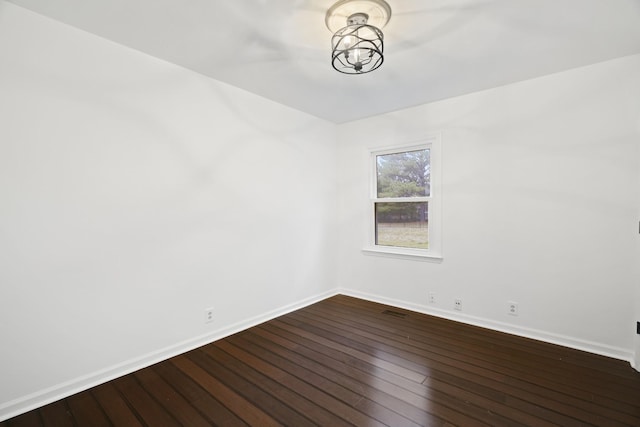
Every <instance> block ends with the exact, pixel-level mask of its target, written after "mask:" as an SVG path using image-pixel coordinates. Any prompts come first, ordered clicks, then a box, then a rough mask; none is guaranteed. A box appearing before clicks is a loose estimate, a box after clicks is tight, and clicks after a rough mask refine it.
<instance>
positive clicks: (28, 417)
mask: <svg viewBox="0 0 640 427" xmlns="http://www.w3.org/2000/svg"><path fill="white" fill-rule="evenodd" d="M7 424H8V425H9V427H40V426H42V419H41V418H40V413H39V411H38V410H35V411H29V412H26V413H24V414H22V415H18V416H17V417H14V418H11V419H10V420H9V422H8V423H7Z"/></svg>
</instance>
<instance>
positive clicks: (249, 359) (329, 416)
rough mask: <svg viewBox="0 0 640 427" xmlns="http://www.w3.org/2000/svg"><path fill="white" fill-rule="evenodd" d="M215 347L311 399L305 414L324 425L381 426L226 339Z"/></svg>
mask: <svg viewBox="0 0 640 427" xmlns="http://www.w3.org/2000/svg"><path fill="white" fill-rule="evenodd" d="M216 347H218V348H220V349H221V350H223V351H225V352H226V353H227V354H229V355H231V356H233V357H234V358H236V359H238V360H240V361H242V362H243V363H245V364H247V365H250V366H253V367H255V368H256V370H257V371H259V372H262V373H264V374H265V375H267V376H268V377H269V378H271V379H272V380H274V381H276V382H278V383H279V384H280V385H281V386H282V387H285V388H288V389H295V390H296V392H297V394H299V395H300V396H305V397H307V398H308V399H309V400H310V401H312V405H313V407H312V408H310V411H309V413H308V414H307V415H308V416H321V417H322V418H319V419H318V421H320V422H322V424H323V425H336V426H340V425H342V426H348V425H351V424H355V425H370V426H378V427H382V426H383V424H382V423H380V422H378V421H376V420H374V419H372V418H370V417H368V416H366V415H365V414H362V413H361V412H359V411H357V410H354V409H353V408H350V407H349V406H348V405H345V404H344V403H343V402H340V401H339V400H338V399H335V398H333V397H332V396H330V395H328V394H327V393H325V392H324V391H323V390H320V389H317V388H314V387H313V386H310V385H309V384H308V383H306V382H305V381H301V380H299V379H298V378H296V377H295V376H294V375H291V374H290V373H288V372H286V371H284V370H282V369H280V368H279V367H277V366H274V365H271V364H269V363H267V362H265V361H264V360H263V359H261V358H259V357H256V356H254V355H252V354H251V353H249V352H247V351H244V350H243V349H241V348H239V347H237V346H235V345H233V344H231V343H230V342H228V341H222V342H218V343H216ZM310 403H311V402H310ZM324 408H331V412H328V411H325V410H324Z"/></svg>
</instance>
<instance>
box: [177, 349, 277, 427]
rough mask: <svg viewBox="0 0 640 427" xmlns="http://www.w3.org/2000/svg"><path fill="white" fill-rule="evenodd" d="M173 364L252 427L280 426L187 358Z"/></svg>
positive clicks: (180, 358) (181, 357) (180, 357)
mask: <svg viewBox="0 0 640 427" xmlns="http://www.w3.org/2000/svg"><path fill="white" fill-rule="evenodd" d="M172 362H173V364H174V365H175V366H176V367H177V368H178V369H180V370H181V371H182V372H184V373H185V374H186V375H188V376H189V377H191V379H193V380H194V381H195V382H197V383H198V384H200V386H201V387H203V388H204V389H205V390H208V391H209V392H210V393H212V394H213V395H215V396H216V399H218V400H219V401H220V402H222V404H224V405H225V406H226V407H227V408H229V409H230V410H231V411H233V413H234V414H236V415H237V416H238V417H240V418H241V419H242V420H243V421H244V422H246V423H247V424H248V425H250V426H265V427H275V426H279V425H280V423H278V422H277V421H276V420H275V419H274V418H272V417H271V416H270V415H268V414H267V413H266V412H264V411H262V410H261V409H259V408H258V407H256V406H255V405H253V404H252V403H251V402H249V401H247V400H246V399H244V398H243V397H242V396H241V395H239V394H238V393H236V392H235V391H233V390H232V389H230V388H229V387H227V386H225V385H224V384H223V383H221V382H220V381H219V380H218V379H216V378H214V377H212V376H211V375H209V373H208V372H207V371H205V370H204V369H202V368H201V367H200V366H198V365H196V364H195V363H194V362H192V361H191V360H189V359H188V358H187V357H186V356H178V357H174V358H173V359H172Z"/></svg>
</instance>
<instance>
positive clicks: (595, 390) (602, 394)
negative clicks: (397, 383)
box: [306, 315, 635, 418]
mask: <svg viewBox="0 0 640 427" xmlns="http://www.w3.org/2000/svg"><path fill="white" fill-rule="evenodd" d="M306 316H307V317H306V318H307V319H309V321H310V322H313V323H314V325H316V326H318V325H321V324H322V323H323V322H324V323H326V324H329V323H331V324H334V325H335V322H333V321H332V320H326V319H325V320H320V319H318V318H316V317H309V315H306ZM352 325H353V322H350V323H349V327H348V328H347V327H345V328H346V329H347V330H348V331H357V329H356V328H353V327H352ZM330 333H335V330H331V329H330ZM356 333H358V332H356ZM345 334H347V332H346V331H345ZM349 334H350V333H349ZM359 334H360V336H364V337H369V338H372V337H373V338H374V339H379V338H380V337H381V336H383V334H382V333H379V334H378V333H376V334H368V333H366V332H360V333H359ZM349 336H351V335H349ZM351 338H352V339H353V336H351ZM356 341H357V339H356ZM360 342H366V341H364V339H363V340H360ZM395 346H396V347H397V348H400V349H401V350H402V353H403V354H404V355H407V354H409V356H408V357H409V358H410V359H412V360H417V363H422V357H423V356H424V355H425V354H424V353H422V354H420V353H421V352H419V351H418V350H417V349H418V348H419V346H417V344H416V343H415V342H413V343H411V344H410V345H407V344H405V343H402V342H399V341H396V344H395ZM428 348H429V353H430V354H431V346H429V347H428ZM385 349H386V350H388V351H390V352H393V351H394V348H386V347H385ZM407 352H409V353H407ZM413 353H416V354H415V355H413ZM466 353H467V352H461V353H460V355H458V353H449V354H442V355H440V354H438V355H436V354H431V355H430V356H428V358H429V359H430V360H432V361H435V360H441V361H442V360H451V361H453V360H456V359H457V360H461V361H463V362H464V365H461V366H458V367H457V368H460V369H465V367H466V368H470V367H473V366H477V365H480V366H482V367H483V369H485V368H486V369H489V370H490V371H491V372H500V373H503V374H505V375H506V378H513V377H522V378H526V379H527V380H528V384H527V387H528V388H530V387H531V384H536V383H540V384H545V386H546V387H547V388H551V389H553V388H565V389H566V391H565V392H566V393H567V395H568V396H576V395H581V394H584V393H585V392H584V387H586V388H587V390H588V395H589V405H590V407H593V405H594V404H598V403H599V401H600V400H608V402H607V406H610V405H614V406H617V407H618V409H619V410H621V411H622V412H624V406H625V405H624V403H621V402H619V400H626V399H628V400H629V401H632V400H634V396H635V395H634V393H633V392H632V391H630V390H628V391H627V394H625V396H624V397H623V398H621V399H619V400H618V401H611V400H610V396H611V395H612V394H613V393H616V392H618V393H620V390H610V389H608V388H605V390H604V391H603V390H602V389H603V387H602V386H600V385H597V386H596V385H595V384H588V385H586V386H585V385H584V384H583V388H580V387H579V385H580V380H579V379H578V380H577V381H574V383H572V384H571V386H570V387H571V389H567V387H569V386H568V384H566V383H565V382H563V378H560V379H558V378H556V376H554V375H553V373H552V374H547V375H542V376H540V377H541V378H540V379H541V380H542V381H539V382H537V381H536V378H535V377H532V376H531V375H530V374H529V373H528V372H518V371H516V372H514V371H513V370H512V369H510V368H508V367H506V366H504V365H502V364H498V365H496V364H495V363H493V362H491V363H488V362H486V363H478V361H477V360H474V359H473V357H472V356H467V355H466ZM443 358H446V359H443ZM543 370H544V366H538V367H537V368H536V371H538V372H540V371H543ZM477 372H478V371H477V370H476V372H475V373H477ZM576 383H578V384H576ZM623 387H624V386H623ZM623 394H624V391H623ZM585 418H589V416H588V413H587V414H586V415H585Z"/></svg>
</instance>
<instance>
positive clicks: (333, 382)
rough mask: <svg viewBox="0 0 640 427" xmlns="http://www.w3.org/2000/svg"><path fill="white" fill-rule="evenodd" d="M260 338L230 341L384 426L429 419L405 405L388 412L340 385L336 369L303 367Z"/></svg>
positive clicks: (360, 389)
mask: <svg viewBox="0 0 640 427" xmlns="http://www.w3.org/2000/svg"><path fill="white" fill-rule="evenodd" d="M243 335H244V334H243ZM260 341H261V340H260V337H258V336H254V335H250V336H249V337H248V338H244V337H243V336H242V335H238V336H234V337H233V339H232V340H230V342H231V343H232V344H234V345H236V346H238V347H240V348H242V349H244V350H245V351H248V352H250V353H251V354H253V355H258V354H260V357H261V358H263V359H264V360H265V361H267V362H268V363H271V364H272V365H274V366H279V367H280V368H281V369H283V370H284V371H286V372H288V373H290V374H292V375H294V376H296V377H297V378H298V379H300V380H302V381H305V382H307V383H308V384H310V385H311V386H313V387H316V388H317V389H318V390H322V391H323V392H325V393H327V394H329V395H331V396H332V397H334V398H335V399H338V400H340V401H341V402H344V403H345V404H346V405H348V406H350V407H352V408H353V409H355V410H357V411H359V412H361V413H363V414H366V415H368V416H369V417H371V418H373V419H375V420H378V421H380V422H382V423H383V424H384V425H393V426H407V427H409V426H413V427H416V426H418V425H420V424H419V423H417V422H415V419H416V418H418V419H419V420H421V421H424V420H425V419H429V418H430V414H428V413H425V412H424V411H420V410H418V409H417V408H415V407H412V406H410V405H404V406H403V407H402V409H403V410H404V411H402V412H400V411H398V412H394V411H390V410H388V409H387V408H385V407H384V406H382V405H380V404H378V403H376V402H373V401H372V400H370V399H369V398H368V397H367V396H366V395H365V394H363V393H362V392H363V391H364V389H363V387H362V385H358V386H355V387H354V386H353V385H352V386H351V387H346V386H344V385H343V382H342V381H340V379H341V378H338V377H337V376H336V375H334V372H335V371H333V370H330V369H327V368H325V367H323V366H321V365H312V366H309V365H308V364H307V366H308V367H306V366H304V365H305V361H306V359H302V358H299V357H296V354H293V353H292V352H290V351H285V352H284V353H280V354H282V356H280V355H279V354H278V350H277V349H276V348H273V347H270V348H268V347H269V346H268V344H267V346H264V343H263V345H258V344H256V342H260ZM296 362H298V363H296ZM323 368H324V369H323ZM307 397H309V398H311V400H314V401H315V400H316V399H314V398H313V397H312V396H307ZM388 398H389V399H391V398H392V397H391V396H388ZM365 407H366V408H367V409H366V410H362V409H361V408H365ZM410 411H414V412H416V414H413V417H411V415H410V414H409V412H410ZM400 414H403V415H400ZM412 418H413V421H412ZM314 421H315V420H314ZM431 421H433V422H436V421H437V420H436V419H435V417H434V418H433V419H432V420H431Z"/></svg>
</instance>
